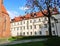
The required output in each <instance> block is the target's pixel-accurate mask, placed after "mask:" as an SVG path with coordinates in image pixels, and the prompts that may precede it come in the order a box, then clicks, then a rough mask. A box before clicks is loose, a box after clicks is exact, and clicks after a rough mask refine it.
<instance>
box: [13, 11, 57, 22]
mask: <svg viewBox="0 0 60 46" xmlns="http://www.w3.org/2000/svg"><path fill="white" fill-rule="evenodd" d="M43 13H44V14H47V10H44V11H43ZM57 13H58V11H57V10H55V11H54V12H53V13H52V14H57ZM35 14H36V16H34V13H32V16H31V14H26V15H25V16H19V17H15V18H14V21H13V22H17V21H21V20H24V19H31V18H37V17H43V16H44V15H43V14H42V12H36V13H35Z"/></svg>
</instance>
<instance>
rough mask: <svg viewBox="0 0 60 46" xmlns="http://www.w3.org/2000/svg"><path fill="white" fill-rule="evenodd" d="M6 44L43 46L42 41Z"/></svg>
mask: <svg viewBox="0 0 60 46" xmlns="http://www.w3.org/2000/svg"><path fill="white" fill-rule="evenodd" d="M7 46H44V43H43V42H29V43H22V44H16V45H7Z"/></svg>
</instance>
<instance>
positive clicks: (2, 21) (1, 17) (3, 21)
mask: <svg viewBox="0 0 60 46" xmlns="http://www.w3.org/2000/svg"><path fill="white" fill-rule="evenodd" d="M10 35H11V33H10V17H9V14H8V13H7V11H6V9H5V7H4V5H3V0H0V38H7V37H10Z"/></svg>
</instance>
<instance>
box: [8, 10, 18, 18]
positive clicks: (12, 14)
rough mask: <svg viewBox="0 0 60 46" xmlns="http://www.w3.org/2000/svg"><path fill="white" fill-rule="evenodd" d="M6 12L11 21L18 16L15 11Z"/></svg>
mask: <svg viewBox="0 0 60 46" xmlns="http://www.w3.org/2000/svg"><path fill="white" fill-rule="evenodd" d="M7 12H8V14H9V16H10V18H11V19H13V18H14V17H16V16H19V13H18V12H16V11H9V10H8V11H7Z"/></svg>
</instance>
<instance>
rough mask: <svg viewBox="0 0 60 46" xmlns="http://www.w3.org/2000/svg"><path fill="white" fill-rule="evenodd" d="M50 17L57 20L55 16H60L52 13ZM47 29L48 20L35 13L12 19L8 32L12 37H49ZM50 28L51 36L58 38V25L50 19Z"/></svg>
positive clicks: (59, 24) (59, 33) (59, 32)
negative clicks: (9, 31)
mask: <svg viewBox="0 0 60 46" xmlns="http://www.w3.org/2000/svg"><path fill="white" fill-rule="evenodd" d="M52 16H53V17H55V18H57V19H58V17H56V16H60V14H57V12H54V14H52ZM48 27H49V26H48V18H47V17H45V16H43V14H42V13H41V12H36V13H32V14H26V15H25V16H19V17H15V18H14V19H12V20H11V29H10V30H11V35H12V36H47V35H49V31H48ZM51 27H52V28H51V29H52V35H59V36H60V30H59V29H60V23H56V22H55V21H54V19H51ZM58 27H59V28H58ZM57 29H58V30H57Z"/></svg>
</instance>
